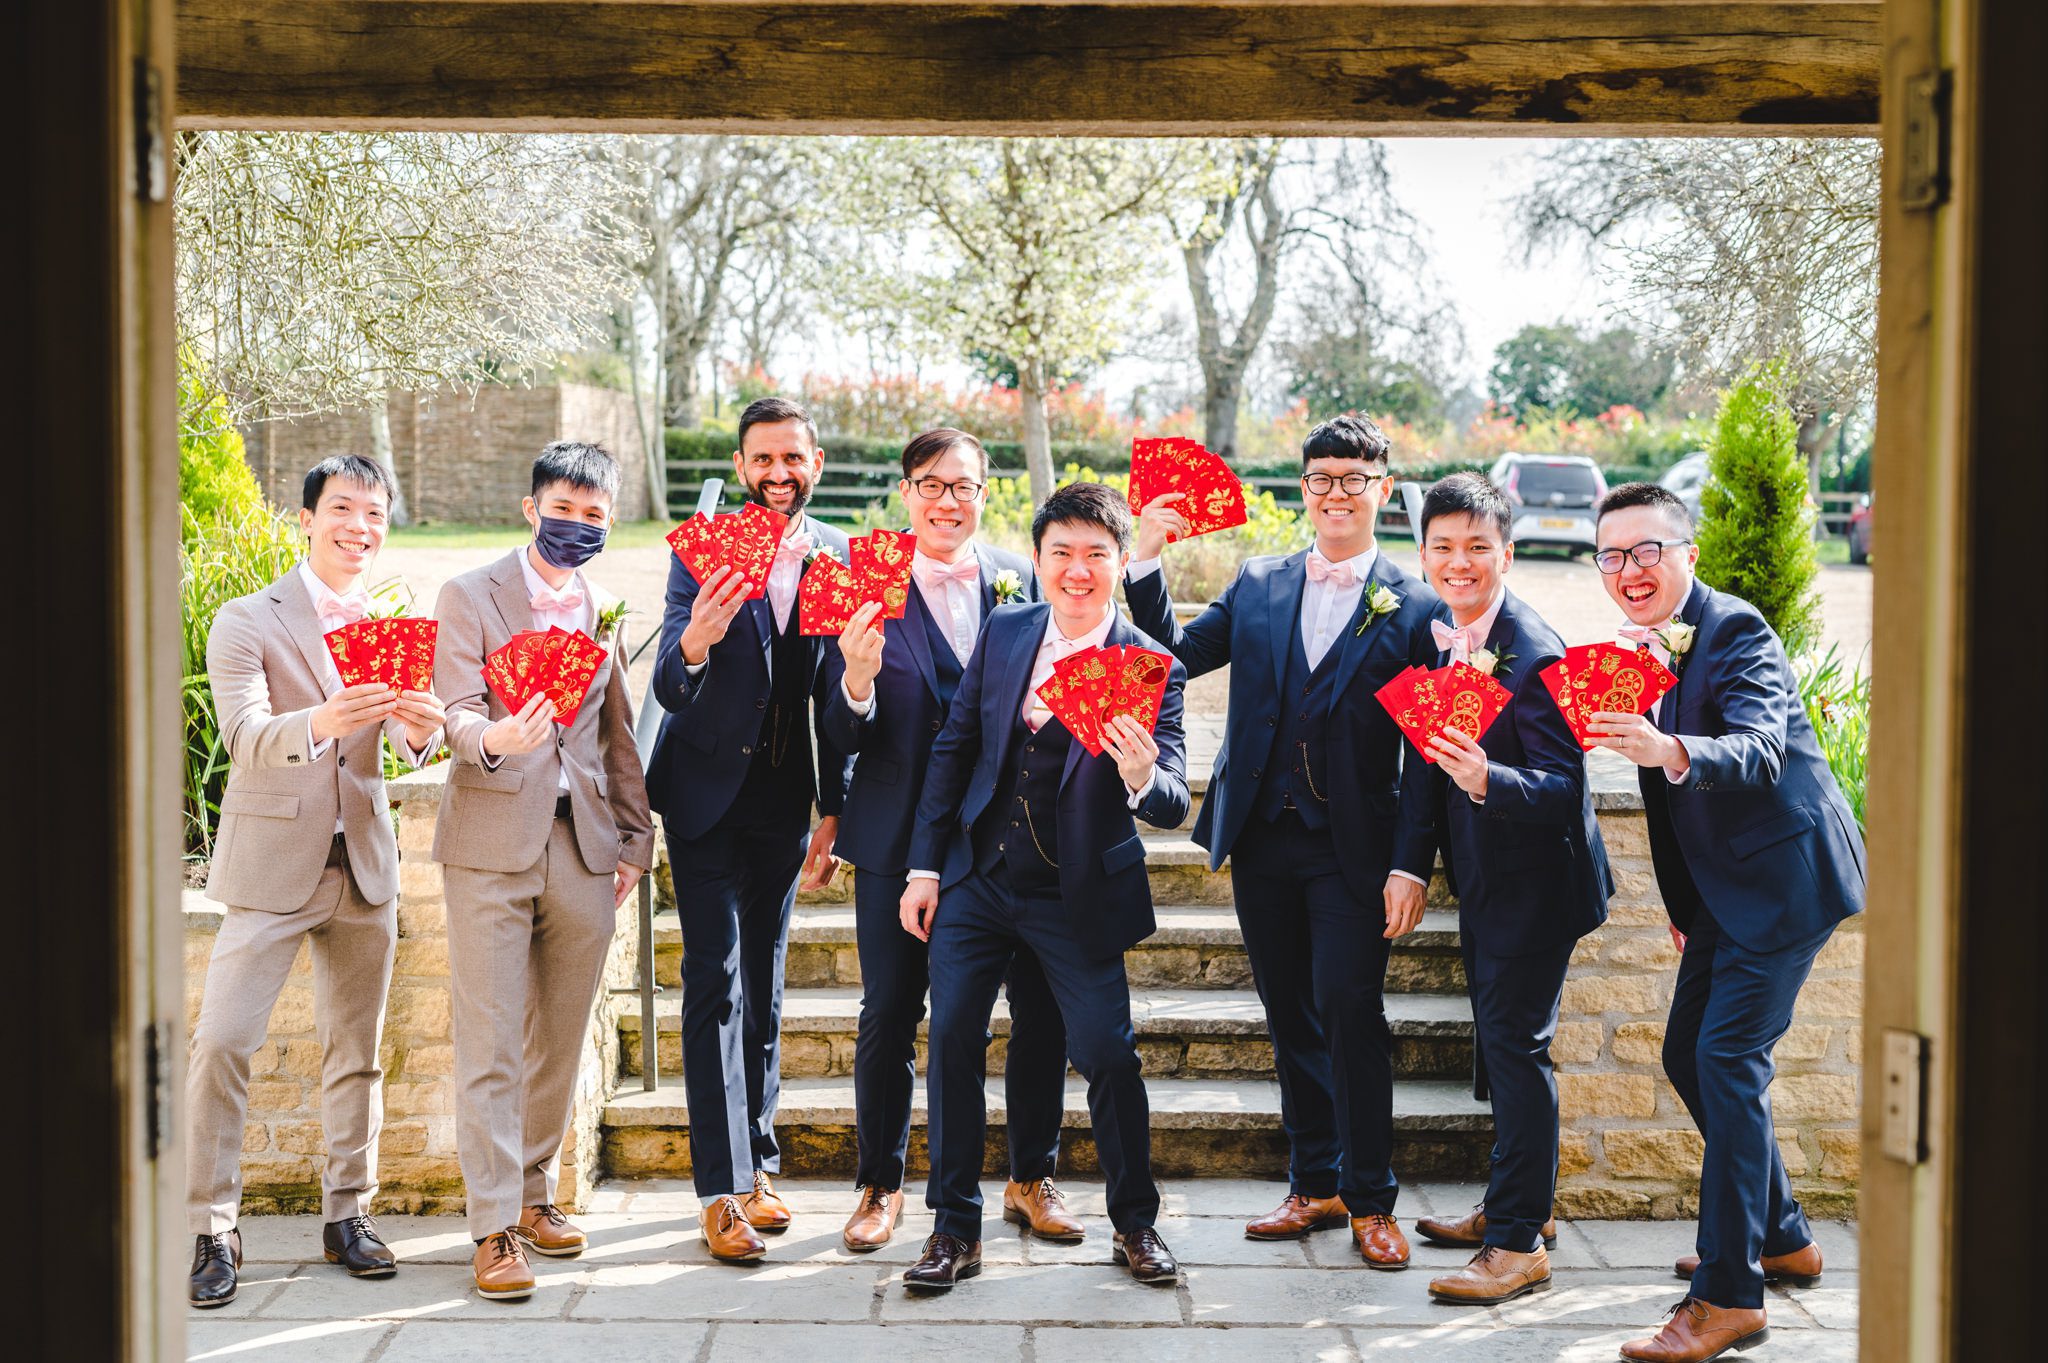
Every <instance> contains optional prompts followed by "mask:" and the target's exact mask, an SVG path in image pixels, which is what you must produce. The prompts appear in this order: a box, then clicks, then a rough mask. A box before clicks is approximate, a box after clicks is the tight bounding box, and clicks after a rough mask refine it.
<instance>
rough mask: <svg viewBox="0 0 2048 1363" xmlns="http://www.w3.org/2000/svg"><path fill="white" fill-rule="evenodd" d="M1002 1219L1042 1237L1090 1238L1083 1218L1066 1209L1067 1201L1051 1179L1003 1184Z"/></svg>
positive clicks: (1072, 1240)
mask: <svg viewBox="0 0 2048 1363" xmlns="http://www.w3.org/2000/svg"><path fill="white" fill-rule="evenodd" d="M1003 1220H1005V1221H1008V1222H1010V1223H1011V1224H1012V1225H1017V1226H1022V1227H1024V1228H1025V1229H1026V1230H1028V1231H1030V1232H1031V1233H1032V1234H1033V1235H1035V1236H1037V1237H1038V1238H1039V1239H1041V1240H1057V1241H1059V1242H1061V1243H1062V1244H1069V1245H1071V1244H1074V1243H1076V1242H1078V1241H1080V1240H1083V1239H1085V1238H1087V1235H1088V1228H1087V1227H1086V1226H1084V1225H1082V1224H1081V1218H1080V1217H1078V1216H1075V1215H1074V1214H1073V1213H1072V1212H1070V1211H1068V1210H1067V1200H1066V1198H1064V1197H1062V1196H1061V1195H1060V1190H1059V1188H1058V1187H1057V1186H1056V1185H1055V1184H1054V1183H1053V1181H1052V1180H1051V1179H1049V1178H1041V1179H1038V1180H1036V1181H1034V1182H1031V1183H1019V1182H1017V1181H1016V1180H1015V1179H1012V1180H1010V1182H1009V1183H1007V1184H1005V1185H1004V1186H1003Z"/></svg>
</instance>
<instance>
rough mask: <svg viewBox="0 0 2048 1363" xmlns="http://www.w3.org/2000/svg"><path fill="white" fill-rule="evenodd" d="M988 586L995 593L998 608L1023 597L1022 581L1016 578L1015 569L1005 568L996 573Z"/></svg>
mask: <svg viewBox="0 0 2048 1363" xmlns="http://www.w3.org/2000/svg"><path fill="white" fill-rule="evenodd" d="M990 586H991V587H992V588H993V589H994V591H995V594H996V604H997V605H998V606H1003V605H1008V604H1009V603H1010V602H1012V601H1015V600H1018V599H1019V598H1021V597H1022V596H1023V595H1024V579H1023V578H1021V577H1019V576H1017V570H1016V569H1015V568H1005V569H1003V570H1002V571H1001V572H1000V573H997V574H996V580H995V581H994V582H993V583H991V584H990Z"/></svg>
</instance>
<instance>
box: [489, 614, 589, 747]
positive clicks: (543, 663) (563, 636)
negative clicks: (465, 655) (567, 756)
mask: <svg viewBox="0 0 2048 1363" xmlns="http://www.w3.org/2000/svg"><path fill="white" fill-rule="evenodd" d="M606 656H607V655H606V653H605V650H604V649H603V648H602V647H600V646H599V644H598V642H597V641H596V640H595V639H593V638H591V637H590V636H589V635H587V634H585V633H584V632H583V631H582V630H580V629H579V630H566V629H561V628H554V629H548V630H545V631H543V630H537V629H523V630H521V631H519V633H517V634H515V635H513V636H512V638H511V640H510V641H509V642H507V643H506V644H505V645H504V647H502V648H499V649H497V650H495V651H494V652H492V653H491V654H490V655H489V656H487V657H486V658H485V659H484V682H485V684H486V685H488V686H489V687H490V688H491V690H492V692H493V693H495V694H496V695H497V697H498V699H499V700H500V701H502V702H503V703H504V705H505V708H506V709H508V710H510V711H512V713H514V714H517V713H519V711H521V710H522V709H524V708H525V707H526V702H528V701H529V700H532V699H533V697H534V695H535V693H537V692H542V691H545V692H546V693H547V695H548V699H550V700H552V701H553V702H554V703H555V723H557V724H560V725H563V726H565V727H566V726H567V725H570V724H573V723H575V722H576V715H577V712H578V711H580V710H581V709H582V708H583V702H584V700H585V699H586V698H587V697H588V696H589V694H590V683H591V682H592V681H594V680H596V678H597V669H598V668H600V667H602V666H604V660H605V658H606Z"/></svg>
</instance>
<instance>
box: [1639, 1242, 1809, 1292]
mask: <svg viewBox="0 0 2048 1363" xmlns="http://www.w3.org/2000/svg"><path fill="white" fill-rule="evenodd" d="M1699 1266H1700V1256H1699V1255H1697V1254H1688V1255H1686V1256H1685V1257H1684V1258H1683V1259H1680V1260H1679V1261H1678V1262H1677V1263H1675V1264H1673V1265H1672V1266H1671V1271H1672V1272H1674V1273H1676V1274H1677V1275H1678V1276H1679V1277H1681V1278H1685V1279H1688V1280H1690V1279H1691V1277H1692V1275H1693V1274H1694V1273H1696V1272H1698V1271H1699ZM1764 1281H1765V1282H1767V1283H1790V1284H1792V1286H1794V1287H1812V1286H1813V1285H1814V1284H1815V1283H1817V1282H1819V1281H1820V1246H1819V1245H1818V1244H1811V1245H1803V1246H1801V1247H1800V1248H1798V1249H1795V1250H1793V1251H1792V1252H1791V1253H1790V1254H1766V1255H1765V1256H1764Z"/></svg>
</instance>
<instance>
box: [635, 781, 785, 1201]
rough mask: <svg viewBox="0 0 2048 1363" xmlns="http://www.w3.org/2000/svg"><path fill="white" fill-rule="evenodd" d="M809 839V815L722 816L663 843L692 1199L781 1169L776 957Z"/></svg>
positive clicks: (747, 1187) (745, 1186)
mask: <svg viewBox="0 0 2048 1363" xmlns="http://www.w3.org/2000/svg"><path fill="white" fill-rule="evenodd" d="M808 812H809V811H808V810H806V811H805V813H806V814H808ZM810 843H811V833H810V826H809V821H808V819H807V818H798V819H795V820H788V819H779V820H772V821H763V822H760V823H749V824H741V825H737V826H734V825H724V824H720V825H715V826H713V827H712V828H711V829H710V830H709V831H708V832H706V833H705V834H704V836H703V837H701V838H678V837H674V836H671V837H670V838H669V840H668V856H669V868H670V871H671V873H672V874H673V875H674V877H675V887H676V911H677V916H678V917H679V918H680V919H681V920H682V929H683V1093H684V1097H685V1098H686V1100H687V1101H688V1103H689V1107H690V1164H691V1169H692V1174H693V1177H694V1178H695V1180H696V1186H697V1195H698V1196H699V1197H706V1198H709V1197H720V1196H723V1195H724V1194H726V1193H747V1192H751V1191H752V1190H753V1186H754V1171H755V1170H756V1169H761V1170H765V1171H767V1172H768V1173H771V1174H773V1173H779V1172H781V1169H782V1152H781V1149H780V1147H779V1146H777V1145H776V1143H775V1107H776V1103H777V1101H778V1100H779V1099H780V1097H781V1092H782V1075H781V1067H782V963H783V958H784V956H785V955H786V954H787V952H788V949H789V914H790V909H791V908H792V907H793V906H794V905H795V903H796V878H797V873H798V872H800V871H801V870H802V869H803V862H804V853H805V852H806V851H807V850H808V849H809V847H810Z"/></svg>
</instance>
